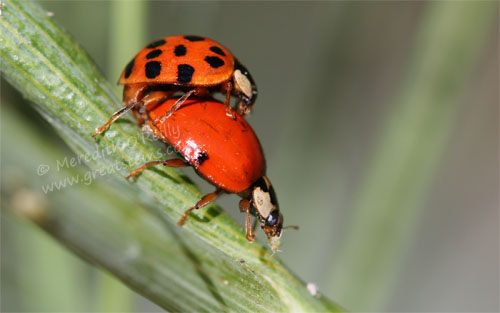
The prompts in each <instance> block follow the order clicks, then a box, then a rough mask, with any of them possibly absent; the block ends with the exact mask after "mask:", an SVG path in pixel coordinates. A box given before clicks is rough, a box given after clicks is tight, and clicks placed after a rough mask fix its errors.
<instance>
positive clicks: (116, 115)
mask: <svg viewBox="0 0 500 313" xmlns="http://www.w3.org/2000/svg"><path fill="white" fill-rule="evenodd" d="M139 103H140V102H132V103H130V104H128V105H126V106H124V107H123V108H121V109H120V110H118V111H116V112H115V113H114V114H113V115H111V117H110V118H109V120H108V121H107V122H106V123H105V124H104V125H102V126H100V127H97V128H96V129H95V133H94V134H93V135H92V137H93V138H95V137H97V135H99V134H100V133H102V132H103V131H105V130H106V129H108V127H109V125H111V123H113V122H114V121H116V119H118V118H119V117H120V116H122V115H123V114H125V113H127V111H129V110H130V109H132V108H133V107H135V106H136V105H138V104H139Z"/></svg>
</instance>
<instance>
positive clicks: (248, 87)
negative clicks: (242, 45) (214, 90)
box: [232, 59, 258, 114]
mask: <svg viewBox="0 0 500 313" xmlns="http://www.w3.org/2000/svg"><path fill="white" fill-rule="evenodd" d="M232 79H233V85H234V89H235V90H236V91H237V93H238V96H239V97H240V99H241V101H240V108H239V109H240V112H241V113H243V114H248V113H249V112H250V110H251V108H252V106H253V104H254V103H255V100H256V99H257V94H258V92H257V86H256V85H255V82H254V80H253V78H252V75H250V73H249V72H248V70H247V68H246V67H245V66H244V65H243V64H241V63H240V61H239V60H238V59H235V63H234V72H233V77H232Z"/></svg>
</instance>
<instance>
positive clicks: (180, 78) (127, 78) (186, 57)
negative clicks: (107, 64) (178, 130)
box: [93, 35, 257, 137]
mask: <svg viewBox="0 0 500 313" xmlns="http://www.w3.org/2000/svg"><path fill="white" fill-rule="evenodd" d="M118 84H120V85H124V90H123V102H124V105H125V106H124V107H123V108H122V109H120V110H118V111H117V112H115V113H114V114H113V115H112V116H111V117H110V119H109V120H108V121H107V123H105V124H104V125H102V126H101V127H98V128H97V129H96V132H95V133H94V135H93V137H96V136H97V135H98V134H100V133H101V132H103V131H104V130H106V129H107V128H108V127H109V125H110V124H111V123H112V122H113V121H115V120H116V119H117V118H119V117H120V116H121V115H123V114H124V113H126V112H127V111H129V110H131V109H132V110H133V111H141V110H142V111H143V109H142V108H143V107H145V106H146V105H158V104H160V103H161V102H162V101H164V100H166V98H169V97H172V96H173V95H174V93H176V92H177V91H182V92H184V95H183V96H182V97H180V98H178V99H177V101H176V103H175V104H174V105H173V106H172V107H171V108H170V109H169V110H168V111H167V112H165V114H164V115H163V116H159V117H158V118H160V119H162V120H165V119H167V118H168V117H169V116H171V115H172V113H173V112H175V111H176V110H177V109H179V107H180V106H181V105H182V103H183V102H184V101H185V100H186V99H188V98H189V97H190V96H199V97H205V96H207V95H208V94H210V93H212V92H217V91H220V92H223V93H225V95H226V100H225V105H226V111H225V114H226V115H228V116H231V117H232V118H235V115H234V113H233V111H232V110H231V95H234V96H237V97H238V98H239V103H238V112H239V113H240V114H243V115H246V114H248V113H249V112H250V111H251V109H252V106H253V104H254V102H255V100H256V98H257V87H256V85H255V82H254V80H253V79H252V76H251V75H250V73H249V72H248V70H247V69H246V67H245V66H244V65H242V64H241V63H240V62H239V60H238V59H236V58H235V57H233V55H232V54H231V52H230V51H229V50H228V49H226V48H225V47H224V46H222V45H221V44H219V43H217V42H215V41H213V40H211V39H209V38H206V37H200V36H192V35H179V36H169V37H164V38H162V39H159V40H156V41H154V42H152V43H150V44H149V45H147V46H146V47H144V48H143V49H142V50H141V51H139V53H138V54H137V55H136V56H135V57H134V58H133V59H132V60H131V61H130V62H129V63H128V64H127V66H126V67H125V69H124V70H123V72H122V74H121V76H120V79H119V81H118ZM158 90H159V91H164V92H166V98H164V99H154V100H155V101H156V102H157V103H153V102H152V101H151V98H150V97H148V96H149V95H150V94H151V93H152V92H154V91H158ZM134 114H136V113H134ZM136 117H138V115H137V114H136Z"/></svg>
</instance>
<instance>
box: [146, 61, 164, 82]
mask: <svg viewBox="0 0 500 313" xmlns="http://www.w3.org/2000/svg"><path fill="white" fill-rule="evenodd" d="M160 72H161V63H160V62H157V61H150V62H148V63H146V77H147V78H155V77H156V76H158V75H160Z"/></svg>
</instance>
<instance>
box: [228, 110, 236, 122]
mask: <svg viewBox="0 0 500 313" xmlns="http://www.w3.org/2000/svg"><path fill="white" fill-rule="evenodd" d="M226 115H227V116H229V117H230V118H232V119H233V120H236V114H234V112H233V111H232V110H231V109H226Z"/></svg>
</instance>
